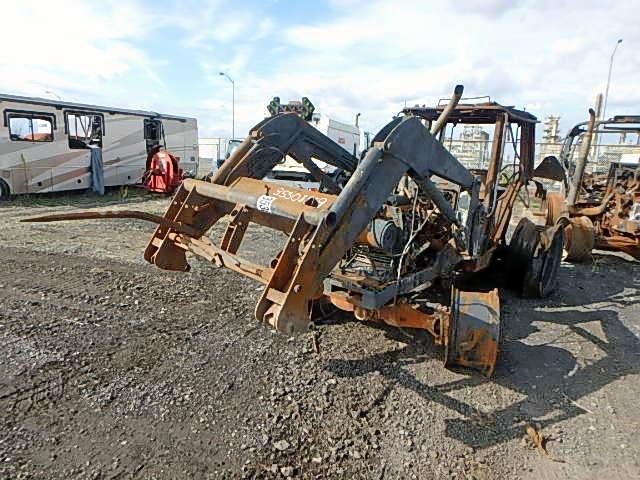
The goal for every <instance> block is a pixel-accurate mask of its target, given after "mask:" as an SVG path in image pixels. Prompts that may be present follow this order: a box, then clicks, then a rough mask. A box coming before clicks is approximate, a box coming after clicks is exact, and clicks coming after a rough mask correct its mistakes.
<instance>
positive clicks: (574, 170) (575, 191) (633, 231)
mask: <svg viewBox="0 0 640 480" xmlns="http://www.w3.org/2000/svg"><path fill="white" fill-rule="evenodd" d="M610 134H618V135H624V136H626V135H628V134H636V135H640V116H638V115H624V116H615V117H613V118H610V119H609V120H596V115H595V112H594V111H593V110H590V119H589V121H587V122H583V123H579V124H578V125H576V126H575V127H573V128H572V129H571V130H570V131H569V133H568V134H567V136H566V138H565V140H564V143H563V146H562V151H561V153H560V162H561V163H562V164H563V165H564V167H565V169H566V173H567V175H566V177H567V180H566V182H565V183H564V185H563V187H564V190H563V192H561V193H555V194H552V196H551V197H550V199H549V202H548V203H549V208H548V209H547V212H548V215H547V218H548V223H552V222H554V221H555V219H556V217H557V216H559V215H561V214H563V213H562V212H564V214H565V215H568V216H569V217H570V219H571V223H570V225H569V226H568V227H567V229H566V233H565V248H566V250H567V259H568V260H573V261H584V260H587V259H589V258H590V257H591V251H592V249H593V248H598V249H601V250H613V251H621V252H625V253H627V254H629V255H631V256H632V257H634V258H636V259H640V163H639V162H640V154H637V153H636V154H635V156H634V155H630V157H631V158H623V155H620V156H621V158H620V160H617V161H611V162H610V163H609V165H608V166H607V171H606V172H597V171H596V172H587V163H588V157H589V153H590V151H592V150H593V149H594V147H592V139H593V138H595V137H596V136H601V137H602V136H604V135H610ZM596 148H597V147H596ZM576 150H579V151H578V152H577V151H576ZM574 159H575V160H574ZM565 192H566V205H564V204H563V200H564V193H565Z"/></svg>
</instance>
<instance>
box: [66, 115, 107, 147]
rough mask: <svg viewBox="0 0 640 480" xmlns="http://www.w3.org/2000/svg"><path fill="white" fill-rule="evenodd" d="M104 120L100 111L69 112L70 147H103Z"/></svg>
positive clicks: (68, 133)
mask: <svg viewBox="0 0 640 480" xmlns="http://www.w3.org/2000/svg"><path fill="white" fill-rule="evenodd" d="M103 125H104V121H103V118H102V115H100V114H98V113H85V112H73V113H72V112H67V135H68V136H69V148H71V149H81V148H89V146H90V145H95V146H97V147H102V136H103V135H104V128H103Z"/></svg>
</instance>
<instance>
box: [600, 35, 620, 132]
mask: <svg viewBox="0 0 640 480" xmlns="http://www.w3.org/2000/svg"><path fill="white" fill-rule="evenodd" d="M621 43H622V39H620V40H618V41H617V42H616V46H615V47H613V52H611V60H610V61H609V75H607V88H606V89H605V91H604V105H603V107H602V120H604V119H605V118H606V115H607V100H609V84H610V83H611V70H613V57H614V55H615V54H616V50H618V45H620V44H621Z"/></svg>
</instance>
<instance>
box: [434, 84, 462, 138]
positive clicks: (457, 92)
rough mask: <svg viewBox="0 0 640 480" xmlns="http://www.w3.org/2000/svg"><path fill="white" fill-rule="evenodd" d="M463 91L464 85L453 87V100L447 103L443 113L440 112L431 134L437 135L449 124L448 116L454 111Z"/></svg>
mask: <svg viewBox="0 0 640 480" xmlns="http://www.w3.org/2000/svg"><path fill="white" fill-rule="evenodd" d="M463 91H464V86H463V85H456V88H454V89H453V95H452V97H451V101H450V102H449V103H448V104H447V106H446V107H444V110H442V113H441V114H440V116H439V117H438V119H437V120H436V121H435V123H434V124H433V125H432V126H431V135H436V134H437V133H438V132H440V130H442V128H443V127H444V126H445V125H446V124H447V118H448V117H449V114H450V113H451V112H452V111H453V109H454V108H456V106H457V105H458V102H459V101H460V99H461V98H462V92H463Z"/></svg>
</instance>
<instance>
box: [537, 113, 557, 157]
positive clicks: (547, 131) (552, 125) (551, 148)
mask: <svg viewBox="0 0 640 480" xmlns="http://www.w3.org/2000/svg"><path fill="white" fill-rule="evenodd" d="M561 150H562V138H561V137H560V117H558V116H556V115H549V116H548V117H547V118H546V119H545V120H544V125H543V129H542V143H541V144H540V149H539V152H540V156H539V158H540V160H542V159H543V158H544V157H548V156H550V155H555V156H556V157H557V156H558V155H560V151H561Z"/></svg>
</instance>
